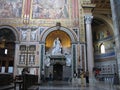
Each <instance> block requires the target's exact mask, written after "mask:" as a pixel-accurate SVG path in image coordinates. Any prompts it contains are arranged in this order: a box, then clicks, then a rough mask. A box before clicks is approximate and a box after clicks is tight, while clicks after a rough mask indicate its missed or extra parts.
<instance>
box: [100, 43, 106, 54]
mask: <svg viewBox="0 0 120 90" xmlns="http://www.w3.org/2000/svg"><path fill="white" fill-rule="evenodd" d="M100 52H101V53H102V54H103V53H105V45H104V44H103V43H102V44H101V46H100Z"/></svg>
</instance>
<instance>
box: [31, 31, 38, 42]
mask: <svg viewBox="0 0 120 90" xmlns="http://www.w3.org/2000/svg"><path fill="white" fill-rule="evenodd" d="M36 33H37V31H36V30H32V31H31V40H35V39H36Z"/></svg>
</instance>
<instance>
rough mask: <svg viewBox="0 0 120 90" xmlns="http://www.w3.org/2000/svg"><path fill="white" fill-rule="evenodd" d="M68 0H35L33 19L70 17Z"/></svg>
mask: <svg viewBox="0 0 120 90" xmlns="http://www.w3.org/2000/svg"><path fill="white" fill-rule="evenodd" d="M68 11H69V7H68V0H33V3H32V18H33V19H66V18H69V13H68Z"/></svg>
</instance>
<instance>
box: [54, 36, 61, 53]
mask: <svg viewBox="0 0 120 90" xmlns="http://www.w3.org/2000/svg"><path fill="white" fill-rule="evenodd" d="M61 51H62V45H61V42H60V40H59V38H58V37H57V38H56V39H55V40H54V42H53V50H52V55H58V54H61V53H62V52H61Z"/></svg>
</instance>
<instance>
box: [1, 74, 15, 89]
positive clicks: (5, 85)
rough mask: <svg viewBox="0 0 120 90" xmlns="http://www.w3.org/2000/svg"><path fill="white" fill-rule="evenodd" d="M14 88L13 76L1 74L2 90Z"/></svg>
mask: <svg viewBox="0 0 120 90" xmlns="http://www.w3.org/2000/svg"><path fill="white" fill-rule="evenodd" d="M11 88H14V85H13V74H10V73H0V90H8V89H11Z"/></svg>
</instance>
